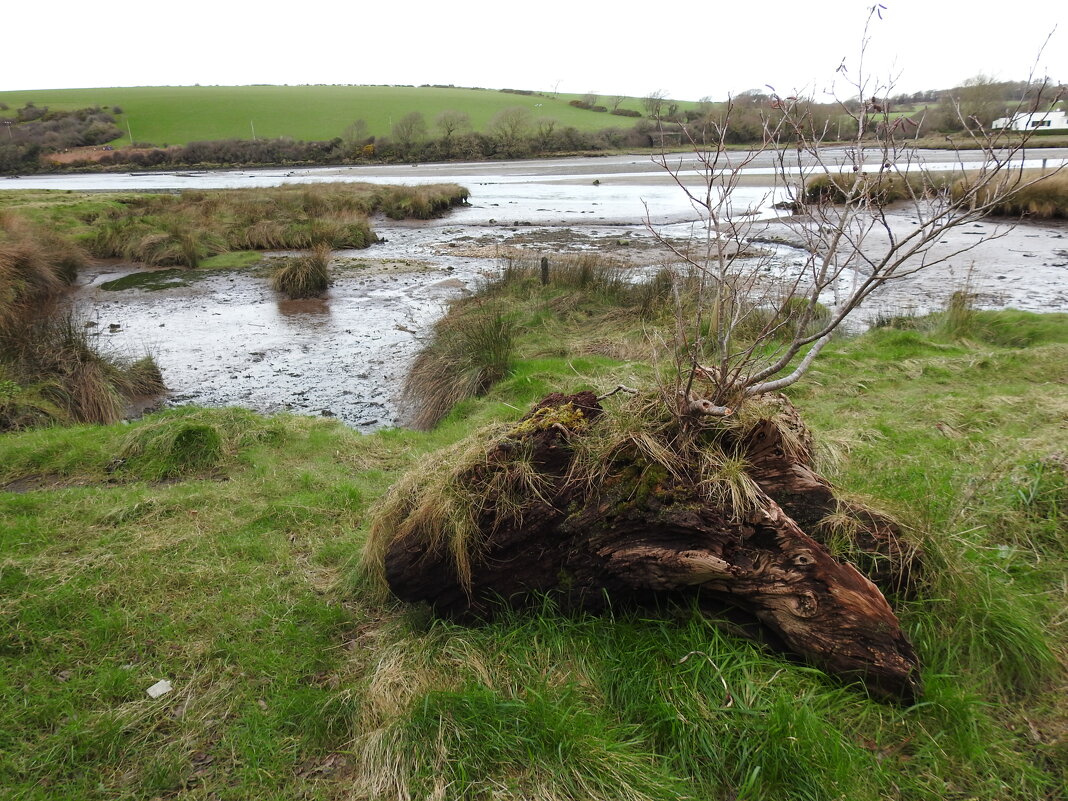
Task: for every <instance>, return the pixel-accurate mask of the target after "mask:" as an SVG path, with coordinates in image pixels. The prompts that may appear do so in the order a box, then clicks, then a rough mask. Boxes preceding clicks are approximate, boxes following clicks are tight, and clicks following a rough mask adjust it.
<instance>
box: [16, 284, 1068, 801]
mask: <svg viewBox="0 0 1068 801" xmlns="http://www.w3.org/2000/svg"><path fill="white" fill-rule="evenodd" d="M597 291H601V290H597ZM538 292H540V290H536V289H532V290H531V292H530V293H529V294H525V295H523V296H522V297H520V298H518V301H517V302H519V303H520V304H521V305H522V306H523V307H524V309H525V311H524V315H525V316H524V317H523V318H522V319H521V320H520V322H522V325H520V326H519V327H518V328H517V329H516V340H515V343H514V359H513V361H512V364H511V369H510V372H509V373H508V375H507V377H505V378H504V379H503V380H502V381H499V382H498V383H496V384H494V385H493V386H492V387H490V388H489V389H488V392H487V394H486V395H485V397H483V398H481V399H468V400H466V401H463V402H462V403H460V404H459V405H458V406H457V407H455V408H454V409H453V410H452V412H451V413H450V414H449V415H448V416H446V417H445V419H444V420H443V422H442V423H441V424H439V425H438V427H436V428H435V429H434V430H432V431H429V432H412V431H404V430H394V431H384V432H380V433H377V434H374V435H370V436H364V435H360V434H357V433H355V432H353V431H351V430H349V429H346V428H344V427H343V426H341V425H339V424H337V423H335V422H333V421H329V420H323V419H312V418H297V417H286V416H282V417H275V418H264V417H260V416H258V415H255V414H252V413H249V412H243V411H240V410H233V409H219V410H206V409H204V410H201V409H183V410H175V411H171V412H166V413H163V414H157V415H153V416H151V417H149V418H147V419H146V420H144V421H140V422H137V423H133V424H129V425H114V426H81V427H69V428H52V429H42V430H36V431H30V432H23V433H17V434H6V435H3V436H0V485H3V486H7V485H10V482H18V483H16V484H13V485H10V486H9V490H10V491H6V492H0V786H3V787H4V788H5V791H6V793H7V794H8V796H9V797H12V798H20V799H21V798H25V799H35V800H36V799H42V800H43V799H65V798H79V799H112V798H144V799H148V798H154V797H168V796H183V797H189V798H210V797H212V796H218V797H220V798H253V797H254V798H271V799H274V798H278V799H282V798H286V799H288V798H313V799H331V800H333V799H338V800H339V801H340V799H401V798H426V797H439V798H449V799H453V798H455V799H481V798H487V799H488V798H499V799H532V798H537V799H678V798H700V799H715V800H716V801H719V800H720V799H723V800H724V801H725V800H726V799H746V800H747V801H757V800H758V799H766V801H784V800H785V801H791V800H793V799H797V800H798V801H801V800H804V801H810V800H813V799H828V801H830V800H831V799H863V800H864V801H867V799H888V800H889V799H895V800H896V799H924V800H925V801H926V800H928V799H929V800H930V801H936V799H937V801H942V800H943V799H959V800H960V801H964V799H983V800H984V801H985V800H986V799H991V800H993V799H999V801H1002V800H1009V801H1012V800H1015V799H1018V800H1019V801H1035V799H1045V800H1046V801H1057V800H1058V799H1060V798H1062V797H1063V796H1062V795H1061V793H1062V791H1063V787H1064V786H1065V781H1066V780H1068V774H1066V770H1065V765H1066V764H1068V717H1066V713H1065V708H1064V704H1063V699H1064V697H1065V693H1066V692H1068V683H1066V680H1065V673H1064V669H1063V665H1064V660H1065V657H1066V655H1068V638H1066V634H1065V631H1064V622H1063V621H1064V617H1063V616H1064V608H1065V604H1066V600H1068V599H1066V594H1065V593H1066V590H1065V586H1064V575H1065V572H1066V567H1068V565H1066V559H1065V554H1066V552H1068V494H1066V492H1068V491H1066V487H1068V481H1066V476H1068V474H1066V472H1065V470H1066V469H1068V465H1066V464H1065V463H1064V456H1063V455H1064V454H1065V453H1068V429H1065V427H1064V419H1065V415H1066V414H1068V402H1066V400H1065V398H1066V396H1068V395H1066V392H1065V387H1066V386H1068V318H1066V317H1065V316H1064V315H1030V314H1025V313H1020V312H1012V313H1000V314H994V313H983V314H981V315H978V316H977V317H976V318H974V319H972V320H967V321H964V324H963V325H962V322H961V320H957V321H955V323H954V326H953V331H952V332H947V331H946V330H944V325H943V322H944V321H943V320H942V319H940V318H938V317H935V318H931V319H928V320H924V321H913V326H912V330H901V329H880V330H876V331H873V332H871V333H870V334H867V335H865V336H863V337H859V338H856V339H848V340H846V339H843V340H840V341H838V342H837V343H835V344H834V345H833V346H831V347H830V348H829V349H828V352H827V354H826V358H824V359H823V360H822V361H821V362H818V363H817V366H816V367H815V368H814V373H813V375H812V377H811V380H809V381H807V382H801V383H799V384H798V385H796V386H795V387H794V388H793V389H792V391H791V393H790V395H791V399H792V400H793V402H794V403H795V404H796V405H797V406H798V407H799V408H800V409H801V410H802V412H803V414H804V416H805V419H806V420H807V421H808V422H809V424H810V425H811V426H812V427H813V429H814V431H815V433H816V437H817V443H818V446H819V448H820V450H821V452H822V456H821V467H822V469H823V471H824V472H825V473H826V474H827V475H829V476H830V477H832V478H833V479H834V481H835V482H836V483H837V484H838V485H839V486H841V487H843V488H844V489H845V490H847V491H848V492H849V493H851V494H854V495H856V496H860V497H862V498H864V499H865V500H867V501H868V502H870V503H872V504H874V505H876V506H879V507H881V508H884V509H887V510H889V511H892V512H894V513H895V514H896V515H897V516H898V517H899V518H900V519H901V520H903V521H904V522H905V523H906V524H907V525H908V526H909V528H910V529H911V531H912V533H913V535H914V536H915V537H916V538H918V539H919V540H920V541H921V542H923V544H924V548H925V551H926V553H927V572H926V573H925V576H924V579H923V581H922V583H921V585H920V587H919V589H918V592H917V595H916V596H915V597H914V598H912V599H910V600H903V599H896V600H895V606H896V608H897V609H898V611H899V612H900V616H901V619H902V623H903V625H904V627H905V629H906V630H907V632H908V634H909V636H910V637H911V638H912V639H913V640H914V642H915V643H916V645H917V649H918V651H919V654H920V658H921V660H922V663H923V666H924V681H925V685H926V687H927V692H926V695H925V697H924V698H923V699H922V701H921V702H920V703H919V704H917V705H916V706H914V707H910V708H900V707H895V706H890V705H885V704H882V703H878V702H875V701H873V700H871V699H869V698H867V697H866V696H865V695H864V693H863V691H862V690H860V689H858V688H857V687H855V686H844V685H841V684H840V683H838V682H836V681H833V680H831V679H828V678H827V677H826V676H825V675H823V674H822V673H820V672H819V671H817V670H814V669H811V668H807V667H801V666H798V665H795V664H792V663H790V662H788V661H785V660H783V659H782V658H780V657H778V656H776V655H775V654H774V653H771V652H769V651H767V650H765V649H764V648H762V647H760V646H759V645H756V644H754V643H752V642H750V641H748V640H745V639H742V638H740V637H737V636H735V635H734V634H732V633H730V632H729V631H727V630H725V629H724V628H722V627H720V626H718V625H716V623H715V621H710V620H709V619H707V618H706V617H704V616H703V615H701V614H699V613H698V612H697V611H696V610H693V609H690V608H688V607H684V608H666V609H663V610H660V611H659V612H655V613H654V612H651V611H649V612H644V613H637V612H634V611H625V610H615V611H613V612H610V613H608V614H606V615H603V616H597V617H594V616H584V615H572V616H562V615H559V614H557V613H556V612H555V611H554V610H553V608H552V607H551V605H548V604H546V605H545V606H543V607H541V608H537V609H534V610H531V611H529V612H524V613H510V614H506V615H504V616H503V617H501V618H500V619H497V620H495V621H494V622H492V623H488V624H483V625H480V626H475V627H467V626H460V625H457V624H455V623H449V622H444V621H435V620H432V619H430V618H429V617H428V616H427V615H426V613H425V611H424V610H422V609H419V608H412V607H405V606H403V605H399V604H395V603H391V602H388V601H383V600H381V599H380V598H378V597H377V596H376V595H375V593H374V592H373V588H372V587H371V586H369V585H368V584H367V583H366V580H365V579H364V578H363V577H362V574H361V573H360V572H359V570H358V569H357V567H356V563H357V555H358V554H359V552H360V550H361V548H362V546H363V544H364V542H365V537H366V532H365V527H366V522H367V519H368V511H369V509H370V507H371V505H372V504H373V503H374V502H375V500H376V499H378V498H379V497H381V496H382V495H383V493H384V492H385V490H386V489H387V488H388V487H389V486H390V485H392V484H393V483H394V482H396V481H397V480H398V478H399V477H400V476H401V475H402V474H403V473H405V472H406V471H407V470H408V469H409V468H410V467H412V466H413V465H414V464H416V463H417V462H418V460H419V459H420V458H421V457H423V456H424V455H426V454H428V453H431V452H434V451H437V450H439V449H441V448H443V447H445V446H448V445H451V444H453V443H455V442H457V441H459V440H460V439H461V438H463V437H464V436H466V435H467V434H468V433H469V432H470V431H471V430H472V429H473V428H477V427H480V426H484V425H488V424H491V423H495V422H502V421H509V420H515V419H517V418H518V417H519V416H520V415H521V414H522V412H523V410H524V409H525V408H526V407H527V406H528V404H529V403H530V402H531V401H532V400H535V399H537V398H538V397H540V396H541V395H542V394H544V393H545V392H547V391H550V390H554V389H557V390H563V391H574V390H577V389H579V388H586V387H589V388H597V389H600V390H602V391H604V390H607V389H611V388H612V387H613V386H615V384H616V383H618V382H620V381H623V382H624V383H632V382H633V383H637V382H639V381H641V380H643V378H644V379H646V380H647V379H648V377H649V374H650V368H649V367H648V366H647V363H646V358H647V355H648V353H647V351H643V349H642V346H641V345H640V343H639V342H638V341H637V340H634V341H633V342H631V344H629V345H627V342H628V340H627V338H626V336H625V335H626V334H628V333H629V332H632V331H633V330H634V329H635V328H637V329H640V328H641V327H642V326H643V325H649V322H648V318H646V322H637V323H636V322H635V321H640V320H641V317H640V316H637V315H634V314H632V312H627V313H626V314H622V315H621V314H620V313H619V312H618V310H617V311H616V312H615V313H614V314H613V313H611V304H608V303H605V302H590V299H589V297H588V296H587V298H586V299H585V300H581V301H579V300H576V299H575V298H573V297H571V296H572V295H573V294H574V293H573V292H572V293H569V292H565V291H564V290H563V289H561V288H557V289H554V290H552V291H548V292H546V294H544V295H539V294H537V293H538ZM590 293H591V294H594V290H593V289H590ZM569 298H570V300H569ZM565 334H566V335H565ZM611 402H612V401H608V403H611ZM162 678H166V679H169V680H170V681H171V682H172V683H173V684H174V690H173V691H172V692H171V693H169V694H167V695H164V696H162V697H161V698H160V699H158V700H151V699H150V698H149V697H148V696H147V695H146V693H145V690H146V689H147V688H148V687H149V686H150V685H152V684H153V683H155V682H156V681H157V680H159V679H162Z"/></svg>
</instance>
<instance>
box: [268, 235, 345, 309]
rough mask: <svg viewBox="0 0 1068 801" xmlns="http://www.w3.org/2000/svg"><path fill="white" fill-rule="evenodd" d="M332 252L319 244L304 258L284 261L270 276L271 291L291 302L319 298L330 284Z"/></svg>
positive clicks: (298, 257) (325, 245)
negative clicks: (298, 299)
mask: <svg viewBox="0 0 1068 801" xmlns="http://www.w3.org/2000/svg"><path fill="white" fill-rule="evenodd" d="M332 256H333V252H332V251H331V250H330V246H329V245H327V244H326V243H325V242H320V243H319V244H317V245H316V246H315V247H313V248H312V249H311V251H310V252H309V253H307V254H306V255H304V256H297V257H294V258H288V259H284V260H283V263H282V265H281V266H280V267H278V268H277V269H275V271H274V272H273V273H272V274H271V289H273V290H275V291H276V292H281V293H282V294H283V295H285V296H286V297H288V298H290V299H291V300H294V299H297V298H313V297H319V296H321V295H322V294H323V293H324V292H326V288H327V286H329V284H330V273H329V268H330V259H331V258H332Z"/></svg>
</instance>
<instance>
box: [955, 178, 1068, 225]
mask: <svg viewBox="0 0 1068 801" xmlns="http://www.w3.org/2000/svg"><path fill="white" fill-rule="evenodd" d="M1042 175H1043V173H1042V171H1041V170H1024V171H1022V173H1021V174H1020V177H1021V180H1023V181H1030V180H1033V179H1035V178H1038V177H1040V176H1042ZM967 186H968V184H967V178H966V177H965V178H963V179H959V180H957V181H956V182H955V183H954V184H953V186H952V192H953V195H954V197H958V196H960V195H961V194H962V193H963V192H964V191H965V190H966V189H967ZM977 200H978V202H980V203H985V202H986V200H987V197H986V195H980V196H979V197H978V198H977ZM991 213H992V214H997V215H1001V216H1006V217H1026V218H1028V219H1033V220H1063V219H1065V218H1068V174H1066V173H1065V172H1064V171H1059V172H1057V173H1055V174H1053V173H1050V174H1047V177H1045V178H1042V179H1041V180H1040V181H1038V182H1037V183H1034V184H1032V185H1031V186H1028V187H1025V188H1023V189H1021V190H1020V191H1019V192H1016V193H1014V194H1013V195H1012V197H1010V198H1009V199H1008V200H1006V201H1003V202H1001V203H999V204H997V205H996V206H995V207H994V209H993V210H992V212H991Z"/></svg>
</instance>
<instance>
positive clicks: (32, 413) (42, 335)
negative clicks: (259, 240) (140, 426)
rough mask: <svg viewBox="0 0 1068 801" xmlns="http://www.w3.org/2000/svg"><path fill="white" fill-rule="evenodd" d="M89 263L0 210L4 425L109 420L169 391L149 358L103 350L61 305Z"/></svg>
mask: <svg viewBox="0 0 1068 801" xmlns="http://www.w3.org/2000/svg"><path fill="white" fill-rule="evenodd" d="M87 262H88V259H87V257H86V254H85V253H84V251H82V250H81V248H79V247H78V246H77V245H75V244H74V243H73V242H71V241H70V240H69V239H67V238H66V237H64V236H62V235H60V234H56V233H54V232H52V231H49V230H47V229H45V228H44V227H43V226H42V225H41V224H38V223H33V222H30V221H28V220H26V219H24V218H22V217H20V216H17V215H15V214H14V213H13V212H11V211H2V212H0V430H8V429H17V428H25V427H30V426H35V425H41V424H46V423H49V422H54V421H60V422H71V421H80V422H101V423H110V422H114V421H116V420H118V419H120V418H121V417H122V414H123V412H124V410H125V407H126V405H127V404H128V403H129V402H130V401H131V400H133V399H135V398H143V397H148V396H153V395H158V394H160V393H161V392H162V391H163V389H164V387H163V378H162V376H161V375H160V371H159V368H158V367H157V366H156V364H155V362H153V361H152V359H151V357H144V358H142V359H140V360H138V361H136V362H131V361H130V360H129V359H126V358H123V357H120V356H118V355H115V354H109V353H106V352H104V350H103V349H101V347H100V346H99V344H98V343H97V342H96V341H95V340H94V338H93V335H92V334H91V333H90V332H89V331H88V329H87V327H86V326H85V325H84V323H83V321H81V320H79V319H77V318H76V317H75V316H74V315H72V314H71V313H69V312H67V313H63V312H60V311H59V310H58V308H57V307H58V303H59V299H60V297H61V295H62V293H63V292H64V290H66V289H67V288H68V287H69V286H70V285H71V284H72V283H73V282H74V280H75V278H76V276H77V270H78V269H79V268H80V267H82V266H84V265H85V264H86V263H87Z"/></svg>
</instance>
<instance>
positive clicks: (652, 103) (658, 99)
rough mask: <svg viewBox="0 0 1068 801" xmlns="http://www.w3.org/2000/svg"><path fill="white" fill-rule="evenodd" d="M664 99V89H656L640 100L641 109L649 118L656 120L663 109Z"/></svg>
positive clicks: (665, 94) (665, 92)
mask: <svg viewBox="0 0 1068 801" xmlns="http://www.w3.org/2000/svg"><path fill="white" fill-rule="evenodd" d="M666 99H667V91H666V90H664V89H656V90H654V91H652V92H650V93H649V94H647V95H646V96H645V97H643V98H642V108H644V109H645V113H646V114H648V115H649V116H650V117H654V118H658V117H659V116H660V112H661V110H662V109H663V107H664V100H666Z"/></svg>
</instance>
